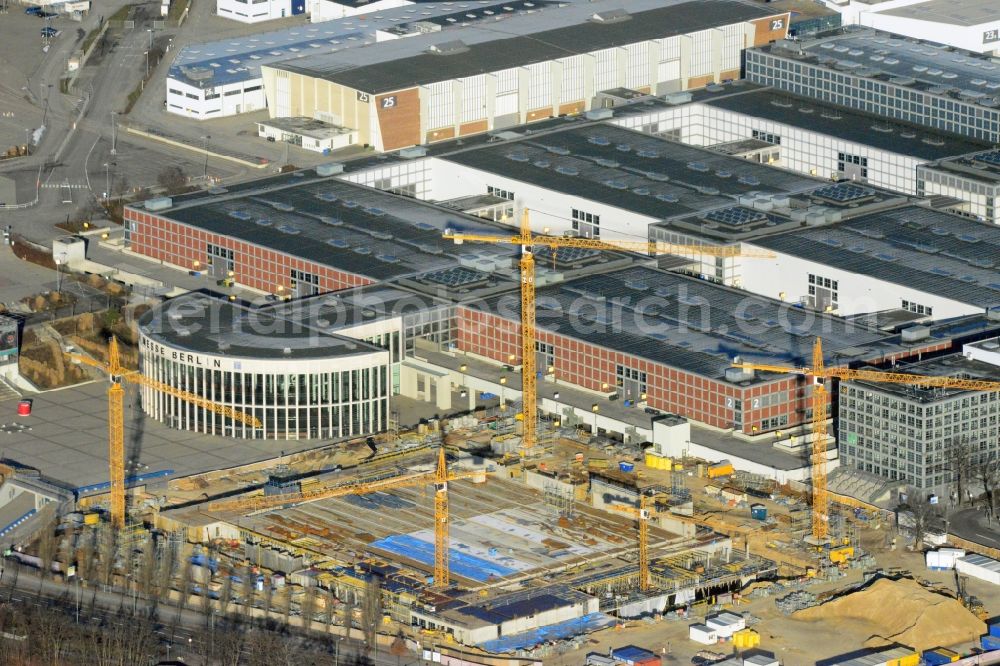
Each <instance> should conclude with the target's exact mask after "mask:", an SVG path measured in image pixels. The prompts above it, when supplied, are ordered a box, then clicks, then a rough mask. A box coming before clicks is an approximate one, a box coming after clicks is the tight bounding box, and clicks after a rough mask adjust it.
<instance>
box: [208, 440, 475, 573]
mask: <svg viewBox="0 0 1000 666" xmlns="http://www.w3.org/2000/svg"><path fill="white" fill-rule="evenodd" d="M488 473H489V472H486V471H475V472H462V473H457V474H456V473H453V472H449V471H448V463H447V461H446V460H445V455H444V447H441V448H440V449H439V450H438V460H437V467H436V468H435V469H434V471H433V472H421V473H419V474H403V475H400V476H393V477H390V478H387V479H377V480H375V481H359V482H357V483H345V484H342V485H338V486H329V487H324V488H317V489H315V490H310V491H306V492H297V493H284V494H281V495H266V496H257V497H242V498H237V499H230V500H219V501H217V502H210V503H209V504H208V506H207V509H208V510H209V511H246V512H248V513H251V512H254V511H262V510H267V509H275V508H278V507H281V506H288V505H292V504H304V503H306V502H315V501H317V500H322V499H330V498H332V497H344V496H345V495H365V494H367V493H374V492H378V491H380V490H391V489H393V488H405V487H408V486H422V485H425V484H429V483H430V484H433V485H434V587H437V588H443V587H447V586H448V583H449V581H450V579H451V567H450V563H449V560H448V549H449V546H450V541H449V535H448V524H449V511H448V482H449V481H456V480H458V479H466V478H470V477H481V476H483V475H485V474H488Z"/></svg>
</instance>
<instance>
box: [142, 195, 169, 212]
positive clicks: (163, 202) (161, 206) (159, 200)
mask: <svg viewBox="0 0 1000 666" xmlns="http://www.w3.org/2000/svg"><path fill="white" fill-rule="evenodd" d="M173 205H174V200H173V199H171V198H170V197H156V198H155V199H146V202H145V203H144V204H143V207H144V208H145V209H146V210H153V211H156V210H166V209H168V208H170V207H171V206H173Z"/></svg>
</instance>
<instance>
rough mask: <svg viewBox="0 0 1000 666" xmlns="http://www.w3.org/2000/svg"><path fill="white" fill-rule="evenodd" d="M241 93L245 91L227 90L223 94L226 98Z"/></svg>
mask: <svg viewBox="0 0 1000 666" xmlns="http://www.w3.org/2000/svg"><path fill="white" fill-rule="evenodd" d="M241 92H243V91H242V90H227V91H226V92H224V93H222V94H223V95H225V96H226V97H229V96H230V95H239V94H240V93H241Z"/></svg>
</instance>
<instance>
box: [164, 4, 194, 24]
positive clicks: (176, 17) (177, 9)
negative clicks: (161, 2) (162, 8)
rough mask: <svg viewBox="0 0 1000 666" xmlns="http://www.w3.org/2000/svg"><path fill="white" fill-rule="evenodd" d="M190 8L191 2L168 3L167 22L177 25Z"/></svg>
mask: <svg viewBox="0 0 1000 666" xmlns="http://www.w3.org/2000/svg"><path fill="white" fill-rule="evenodd" d="M190 6H191V0H173V1H172V2H171V3H170V12H169V13H168V14H167V20H168V21H173V22H174V23H177V22H178V21H180V20H181V16H183V15H184V12H185V11H187V8H188V7H190Z"/></svg>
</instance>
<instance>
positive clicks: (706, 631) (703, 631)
mask: <svg viewBox="0 0 1000 666" xmlns="http://www.w3.org/2000/svg"><path fill="white" fill-rule="evenodd" d="M688 638H690V639H691V640H693V641H694V642H695V643H701V644H702V645H715V644H716V643H718V642H719V634H718V633H717V632H716V631H715V629H713V628H711V627H709V626H708V625H707V624H692V625H691V626H690V627H688Z"/></svg>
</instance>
